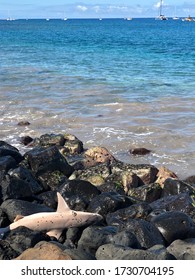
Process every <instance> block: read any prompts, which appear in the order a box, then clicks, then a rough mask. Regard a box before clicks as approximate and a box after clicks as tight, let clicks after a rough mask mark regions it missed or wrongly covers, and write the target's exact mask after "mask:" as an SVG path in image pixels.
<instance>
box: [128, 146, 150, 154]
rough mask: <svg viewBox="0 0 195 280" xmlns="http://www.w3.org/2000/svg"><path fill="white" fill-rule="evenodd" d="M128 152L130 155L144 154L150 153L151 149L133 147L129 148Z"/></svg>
mask: <svg viewBox="0 0 195 280" xmlns="http://www.w3.org/2000/svg"><path fill="white" fill-rule="evenodd" d="M129 152H130V154H132V155H139V156H144V155H147V154H150V153H151V150H148V149H146V148H134V149H130V150H129Z"/></svg>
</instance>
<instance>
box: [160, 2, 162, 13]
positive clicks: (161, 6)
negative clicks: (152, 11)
mask: <svg viewBox="0 0 195 280" xmlns="http://www.w3.org/2000/svg"><path fill="white" fill-rule="evenodd" d="M160 16H162V0H160Z"/></svg>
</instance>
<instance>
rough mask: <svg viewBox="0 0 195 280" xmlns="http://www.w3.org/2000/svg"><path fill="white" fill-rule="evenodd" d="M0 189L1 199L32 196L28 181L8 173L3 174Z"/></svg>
mask: <svg viewBox="0 0 195 280" xmlns="http://www.w3.org/2000/svg"><path fill="white" fill-rule="evenodd" d="M0 191H1V193H2V199H3V200H6V199H11V198H14V199H28V198H30V197H31V196H32V190H31V188H30V186H29V184H28V183H26V182H25V181H23V180H21V179H19V178H17V177H14V176H10V175H5V176H4V178H3V179H2V180H1V186H0Z"/></svg>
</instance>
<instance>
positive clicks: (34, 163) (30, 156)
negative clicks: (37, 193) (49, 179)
mask: <svg viewBox="0 0 195 280" xmlns="http://www.w3.org/2000/svg"><path fill="white" fill-rule="evenodd" d="M25 158H27V160H28V162H29V165H30V167H31V169H32V171H33V173H34V174H35V176H40V175H43V174H44V173H47V172H49V171H50V172H52V171H60V172H62V173H63V174H64V175H66V176H70V175H71V174H72V172H73V171H74V169H73V167H72V166H70V165H69V164H68V162H67V161H66V159H65V158H64V157H63V156H62V155H61V154H60V152H59V151H58V148H57V147H56V146H52V147H49V148H34V149H32V150H31V151H29V152H27V153H26V154H25Z"/></svg>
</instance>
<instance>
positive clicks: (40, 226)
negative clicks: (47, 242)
mask: <svg viewBox="0 0 195 280" xmlns="http://www.w3.org/2000/svg"><path fill="white" fill-rule="evenodd" d="M57 198H58V206H57V210H56V212H42V213H36V214H32V215H28V216H24V217H22V216H20V218H19V219H17V218H16V219H15V220H14V222H13V223H12V224H10V225H9V226H8V227H5V228H0V237H1V236H2V235H3V234H4V233H6V232H9V231H11V230H13V229H16V228H17V227H20V226H24V227H27V228H29V229H31V230H37V231H45V232H46V233H47V234H48V235H49V236H54V237H56V238H57V239H59V237H60V236H61V233H62V231H63V229H65V228H71V227H80V226H83V225H87V224H90V223H91V222H97V221H100V220H102V218H103V217H102V216H101V215H99V214H97V213H89V212H81V211H74V210H71V209H70V208H69V206H68V205H67V203H66V202H65V200H64V199H63V197H62V196H61V194H60V193H57Z"/></svg>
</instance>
